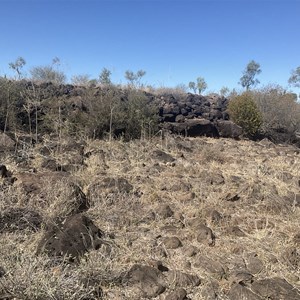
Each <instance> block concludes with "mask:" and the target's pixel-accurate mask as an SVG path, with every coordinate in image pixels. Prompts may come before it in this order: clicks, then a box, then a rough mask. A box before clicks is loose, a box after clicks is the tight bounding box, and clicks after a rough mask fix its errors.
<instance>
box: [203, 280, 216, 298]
mask: <svg viewBox="0 0 300 300" xmlns="http://www.w3.org/2000/svg"><path fill="white" fill-rule="evenodd" d="M218 288H219V286H218V282H210V283H208V284H207V285H206V286H204V287H203V288H202V289H201V296H202V298H203V299H205V300H216V299H218V294H217V291H218Z"/></svg>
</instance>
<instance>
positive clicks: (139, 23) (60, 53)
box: [0, 0, 300, 92]
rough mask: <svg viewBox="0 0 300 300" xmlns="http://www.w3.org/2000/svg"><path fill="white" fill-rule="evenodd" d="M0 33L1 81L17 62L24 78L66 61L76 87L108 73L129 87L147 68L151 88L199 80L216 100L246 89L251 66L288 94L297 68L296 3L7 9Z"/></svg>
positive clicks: (14, 2)
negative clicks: (81, 78) (85, 78)
mask: <svg viewBox="0 0 300 300" xmlns="http://www.w3.org/2000/svg"><path fill="white" fill-rule="evenodd" d="M0 28H1V34H0V37H1V44H0V75H3V74H8V75H9V74H11V71H10V70H9V68H8V63H9V62H12V61H14V60H15V59H16V58H17V57H18V56H22V57H24V58H25V60H26V62H27V64H26V70H29V69H30V68H31V67H32V66H37V65H46V64H49V63H51V61H52V59H53V58H54V57H59V58H60V59H61V62H62V69H63V71H65V73H66V74H67V75H68V77H69V78H70V77H71V76H72V75H77V74H89V75H91V77H98V75H99V73H100V71H101V69H102V68H103V67H107V68H108V69H110V70H111V71H112V79H113V81H114V82H115V83H125V79H124V72H125V71H126V70H127V69H130V70H133V71H137V70H139V69H143V70H145V71H146V72H147V73H146V75H145V77H144V79H143V82H144V83H147V84H152V85H156V86H159V85H164V86H175V85H176V84H180V83H185V84H188V82H189V81H191V80H195V79H196V78H197V77H198V76H202V77H204V78H205V80H206V81H207V84H208V90H210V91H218V90H219V89H220V88H221V87H222V86H228V87H230V88H234V87H237V88H239V85H238V81H239V78H240V77H241V75H242V71H243V69H244V68H245V66H246V65H247V63H248V62H249V61H250V60H252V59H253V60H255V61H257V62H258V63H260V65H261V69H262V73H261V74H260V75H259V77H258V79H259V80H260V81H261V84H268V83H278V84H281V85H283V86H285V87H286V86H287V80H288V78H289V76H290V72H291V70H292V69H295V68H296V67H298V66H300V1H297V0H294V1H291V0H282V1H279V0H278V1H276V0H274V1H271V0H269V1H267V0H265V1H259V0H235V1H226V0H215V1H208V0H207V1H201V0H198V1H196V0H194V1H191V0H181V1H179V0H178V1H176V0H173V1H172V0H152V1H151V0H149V1H148V0H139V1H138V0H135V1H127V0H110V1H109V0H106V1H101V0H98V1H97V0H94V1H93V0H65V1H64V0H61V1H58V0H56V1H55V0H0ZM294 90H295V89H294ZM295 91H297V92H299V90H295Z"/></svg>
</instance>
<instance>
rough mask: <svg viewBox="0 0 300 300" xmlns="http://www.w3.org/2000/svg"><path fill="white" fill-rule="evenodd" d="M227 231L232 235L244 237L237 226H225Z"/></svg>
mask: <svg viewBox="0 0 300 300" xmlns="http://www.w3.org/2000/svg"><path fill="white" fill-rule="evenodd" d="M226 231H227V233H228V234H229V235H232V236H237V237H244V236H246V234H245V233H244V232H243V231H242V230H241V229H240V228H239V227H238V226H230V227H228V228H227V230H226Z"/></svg>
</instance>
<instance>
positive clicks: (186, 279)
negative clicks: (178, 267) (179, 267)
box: [167, 271, 201, 288]
mask: <svg viewBox="0 0 300 300" xmlns="http://www.w3.org/2000/svg"><path fill="white" fill-rule="evenodd" d="M167 281H168V282H169V284H170V285H171V286H172V287H174V288H176V287H181V288H188V287H196V286H198V285H199V284H200V283H201V280H200V278H199V277H198V276H197V275H192V274H187V273H183V272H180V271H170V272H168V273H167Z"/></svg>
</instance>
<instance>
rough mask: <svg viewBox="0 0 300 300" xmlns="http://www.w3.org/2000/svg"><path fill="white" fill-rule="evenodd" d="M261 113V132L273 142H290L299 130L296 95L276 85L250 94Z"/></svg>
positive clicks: (299, 111)
mask: <svg viewBox="0 0 300 300" xmlns="http://www.w3.org/2000/svg"><path fill="white" fill-rule="evenodd" d="M252 95H253V98H254V100H255V102H256V104H257V106H258V108H259V110H260V111H261V113H262V117H263V123H262V126H261V131H262V133H263V134H264V135H266V136H267V137H269V138H270V139H271V140H273V141H275V142H292V141H293V139H294V138H295V133H296V132H297V131H299V130H300V104H299V103H297V95H295V94H293V93H288V92H287V91H286V90H285V89H283V88H282V87H280V86H278V85H269V86H266V87H264V88H261V89H260V90H255V91H253V92H252Z"/></svg>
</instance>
